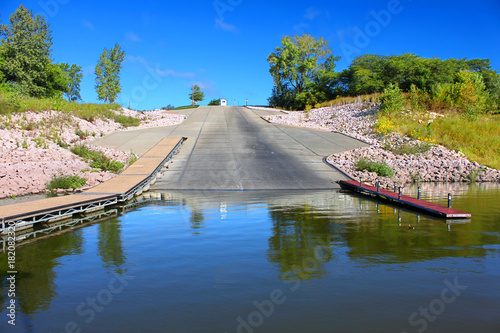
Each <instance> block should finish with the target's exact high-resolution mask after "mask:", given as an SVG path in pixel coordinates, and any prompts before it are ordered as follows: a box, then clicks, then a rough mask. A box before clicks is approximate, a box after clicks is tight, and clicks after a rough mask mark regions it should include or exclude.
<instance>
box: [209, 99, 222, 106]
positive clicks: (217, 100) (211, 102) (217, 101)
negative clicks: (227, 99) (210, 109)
mask: <svg viewBox="0 0 500 333" xmlns="http://www.w3.org/2000/svg"><path fill="white" fill-rule="evenodd" d="M208 105H220V99H213V100H211V101H210V103H208Z"/></svg>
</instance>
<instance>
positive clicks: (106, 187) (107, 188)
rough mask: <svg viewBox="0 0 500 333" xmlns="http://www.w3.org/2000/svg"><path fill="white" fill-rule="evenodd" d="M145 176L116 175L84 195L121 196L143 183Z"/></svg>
mask: <svg viewBox="0 0 500 333" xmlns="http://www.w3.org/2000/svg"><path fill="white" fill-rule="evenodd" d="M146 178H147V176H144V175H118V176H116V177H114V178H111V179H110V180H108V181H105V182H104V183H101V184H99V185H97V186H94V187H92V188H91V189H88V190H87V191H85V193H91V194H94V193H116V194H123V193H126V192H128V191H129V190H131V189H132V188H134V187H135V186H137V185H138V184H140V183H141V182H142V181H144V180H145V179H146Z"/></svg>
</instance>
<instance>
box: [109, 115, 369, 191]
mask: <svg viewBox="0 0 500 333" xmlns="http://www.w3.org/2000/svg"><path fill="white" fill-rule="evenodd" d="M270 113H272V112H268V111H259V110H250V109H247V108H244V107H234V106H230V107H221V106H217V107H200V108H198V109H195V110H193V111H190V112H189V113H188V118H187V120H186V121H185V122H184V123H183V124H181V125H178V126H175V127H169V128H165V129H164V131H165V133H164V135H165V136H175V137H188V138H189V140H187V141H186V142H185V143H184V145H183V147H182V149H181V150H180V152H179V154H178V155H177V156H176V157H175V158H174V159H173V161H172V164H170V166H169V169H168V171H167V173H166V175H165V176H164V177H163V178H162V179H161V180H159V181H158V182H157V183H156V184H155V185H154V186H153V187H152V189H154V190H160V191H161V190H203V191H204V190H209V191H210V190H215V191H217V190H223V191H228V190H235V191H243V190H313V189H333V188H339V186H338V184H337V181H338V180H341V179H345V177H344V176H343V175H342V174H340V173H339V172H337V171H336V170H334V169H332V168H331V167H330V166H328V165H326V164H325V163H324V162H323V158H324V157H326V156H327V155H329V154H332V153H338V152H341V151H345V150H350V149H354V148H358V147H363V146H366V144H365V143H363V142H361V141H359V140H356V139H353V138H350V137H347V136H345V135H342V134H338V133H332V132H323V131H316V130H310V129H303V128H295V127H287V126H282V125H274V124H269V123H267V122H266V121H264V120H263V119H261V118H260V115H264V114H270ZM141 135H142V134H141ZM142 139H143V140H144V136H142ZM101 144H102V143H101Z"/></svg>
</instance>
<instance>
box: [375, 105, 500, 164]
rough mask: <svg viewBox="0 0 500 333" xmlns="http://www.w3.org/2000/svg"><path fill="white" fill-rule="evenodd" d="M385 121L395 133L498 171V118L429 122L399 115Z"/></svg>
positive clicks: (448, 116) (457, 117)
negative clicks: (433, 144)
mask: <svg viewBox="0 0 500 333" xmlns="http://www.w3.org/2000/svg"><path fill="white" fill-rule="evenodd" d="M386 117H388V119H390V121H391V122H392V123H393V124H394V130H395V131H398V132H401V133H403V134H406V135H408V136H410V137H413V138H415V139H419V140H422V141H425V142H431V143H438V144H441V145H443V146H445V147H447V148H450V149H453V150H457V151H461V152H462V153H464V154H465V156H467V158H469V159H470V160H472V161H476V162H478V163H480V164H483V165H486V166H489V167H491V168H495V169H500V115H480V116H479V117H477V119H475V120H470V119H468V118H464V117H463V116H462V115H461V114H459V113H455V112H448V113H447V114H446V115H445V116H444V117H437V118H436V119H432V118H430V117H429V113H399V114H394V115H389V116H385V117H383V118H386ZM383 118H382V119H383ZM379 120H380V119H379Z"/></svg>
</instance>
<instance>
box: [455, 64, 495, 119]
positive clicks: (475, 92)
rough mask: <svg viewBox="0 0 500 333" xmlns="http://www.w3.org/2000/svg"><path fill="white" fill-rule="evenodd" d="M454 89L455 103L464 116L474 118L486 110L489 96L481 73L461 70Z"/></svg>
mask: <svg viewBox="0 0 500 333" xmlns="http://www.w3.org/2000/svg"><path fill="white" fill-rule="evenodd" d="M452 91H453V92H452V94H453V99H454V102H455V105H456V106H457V107H458V108H459V109H460V110H461V111H462V113H463V114H464V116H466V117H468V118H471V119H474V118H475V117H476V116H477V115H478V114H480V113H482V112H484V111H485V110H486V103H487V100H488V98H489V96H488V93H487V92H486V86H485V84H484V82H483V78H482V76H481V74H479V73H476V72H471V71H466V70H461V71H460V72H459V73H458V81H457V83H455V85H454V87H453V90H452Z"/></svg>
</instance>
